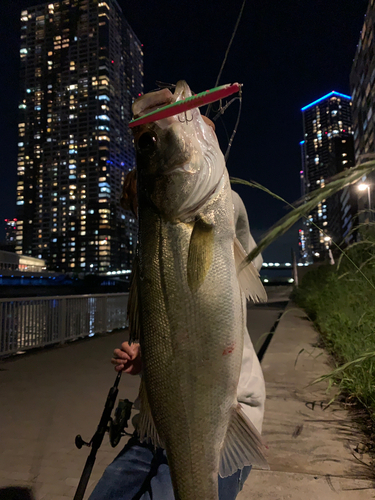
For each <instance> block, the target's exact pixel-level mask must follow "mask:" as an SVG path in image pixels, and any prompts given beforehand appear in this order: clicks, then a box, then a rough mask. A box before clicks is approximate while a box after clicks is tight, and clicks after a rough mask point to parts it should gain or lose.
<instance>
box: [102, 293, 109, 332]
mask: <svg viewBox="0 0 375 500" xmlns="http://www.w3.org/2000/svg"><path fill="white" fill-rule="evenodd" d="M103 309H104V310H103V323H104V332H103V333H107V332H108V330H109V328H108V297H107V296H105V297H103Z"/></svg>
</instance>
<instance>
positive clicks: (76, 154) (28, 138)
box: [17, 0, 143, 272]
mask: <svg viewBox="0 0 375 500" xmlns="http://www.w3.org/2000/svg"><path fill="white" fill-rule="evenodd" d="M20 56H21V93H20V94H21V97H20V104H19V113H20V119H19V143H18V147H19V153H18V182H17V219H18V221H17V252H18V253H23V254H25V255H33V256H36V257H42V258H44V259H46V261H47V262H48V265H49V267H50V268H53V269H56V270H61V271H63V270H65V271H69V270H70V271H73V270H74V271H82V272H97V271H102V272H103V271H109V270H128V269H130V266H131V261H132V258H133V252H134V248H135V244H136V224H135V220H134V217H133V216H132V215H131V214H130V213H129V212H125V211H124V210H123V209H122V208H121V207H120V196H121V189H122V184H123V180H124V177H125V175H126V173H127V172H128V171H129V170H130V169H132V168H133V167H134V165H135V153H134V148H133V141H132V136H131V134H130V132H129V130H128V122H129V121H130V119H131V105H132V101H133V100H134V98H136V97H137V96H138V95H140V94H141V93H142V89H143V52H142V46H141V44H140V42H139V40H138V39H137V37H136V35H135V34H134V32H133V30H132V29H131V27H130V26H129V24H128V23H127V21H126V20H125V18H124V15H123V13H122V11H121V9H120V7H119V5H118V3H117V1H116V0H106V1H100V0H60V1H58V2H50V3H46V4H43V5H38V6H35V7H30V8H28V9H26V10H24V11H22V13H21V50H20Z"/></svg>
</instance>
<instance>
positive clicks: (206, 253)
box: [187, 219, 214, 292]
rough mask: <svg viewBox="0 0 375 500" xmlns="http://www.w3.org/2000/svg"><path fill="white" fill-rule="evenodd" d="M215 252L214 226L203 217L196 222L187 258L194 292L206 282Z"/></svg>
mask: <svg viewBox="0 0 375 500" xmlns="http://www.w3.org/2000/svg"><path fill="white" fill-rule="evenodd" d="M213 253H214V228H213V226H212V225H210V224H207V223H206V222H204V221H203V220H202V219H199V220H197V221H196V222H195V224H194V229H193V232H192V234H191V238H190V246H189V254H188V260H187V281H188V285H189V288H190V290H191V291H192V292H196V291H197V290H198V289H199V287H200V286H201V285H202V283H203V282H204V280H205V278H206V275H207V273H208V270H209V269H210V266H211V264H212V258H213Z"/></svg>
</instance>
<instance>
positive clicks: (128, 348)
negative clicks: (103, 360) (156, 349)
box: [111, 342, 142, 375]
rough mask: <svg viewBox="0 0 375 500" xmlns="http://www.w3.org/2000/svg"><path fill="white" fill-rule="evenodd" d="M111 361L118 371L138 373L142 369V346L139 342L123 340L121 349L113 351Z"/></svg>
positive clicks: (131, 373)
mask: <svg viewBox="0 0 375 500" xmlns="http://www.w3.org/2000/svg"><path fill="white" fill-rule="evenodd" d="M111 363H112V364H113V365H115V370H116V371H117V372H121V371H122V372H124V373H130V375H138V374H139V373H140V372H141V370H142V358H141V347H140V345H139V344H137V343H133V344H131V345H129V342H123V343H122V344H121V348H120V349H115V350H114V351H113V358H112V359H111Z"/></svg>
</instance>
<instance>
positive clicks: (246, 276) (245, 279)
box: [234, 238, 267, 302]
mask: <svg viewBox="0 0 375 500" xmlns="http://www.w3.org/2000/svg"><path fill="white" fill-rule="evenodd" d="M246 256H247V254H246V252H245V250H244V248H243V246H242V245H241V243H240V241H239V240H238V239H237V238H235V239H234V260H235V263H236V269H237V277H238V281H239V283H240V287H241V290H242V291H243V292H244V294H245V295H246V298H247V299H250V300H252V301H253V302H267V293H266V291H265V289H264V286H263V284H262V282H261V281H260V278H259V273H258V271H257V270H256V268H255V266H254V264H253V263H252V262H251V263H250V264H249V265H247V266H246V267H245V268H244V269H242V270H241V271H239V267H240V264H241V263H242V261H243V260H244V259H245V258H246Z"/></svg>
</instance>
